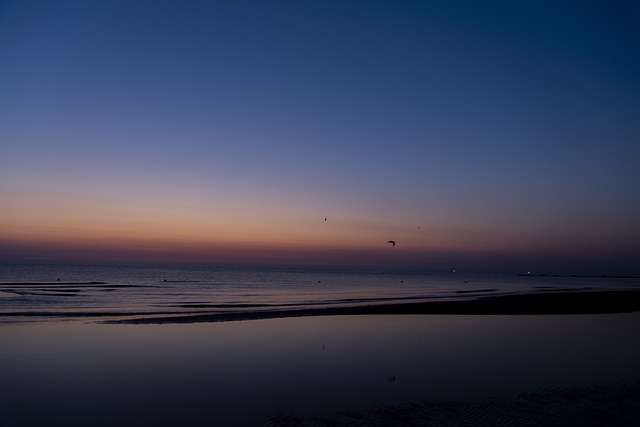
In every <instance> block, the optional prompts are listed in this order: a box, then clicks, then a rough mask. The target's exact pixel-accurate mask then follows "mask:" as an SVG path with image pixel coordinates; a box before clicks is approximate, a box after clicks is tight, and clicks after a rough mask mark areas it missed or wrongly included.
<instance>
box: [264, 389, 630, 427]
mask: <svg viewBox="0 0 640 427" xmlns="http://www.w3.org/2000/svg"><path fill="white" fill-rule="evenodd" d="M268 421H269V425H271V426H273V427H302V426H334V427H340V426H345V427H346V426H349V427H364V426H367V427H382V426H424V427H429V426H433V427H436V426H437V427H444V426H476V427H478V426H487V427H489V426H490V427H494V426H519V427H523V426H532V427H533V426H638V425H640V383H638V382H630V383H625V384H619V385H616V386H590V387H580V388H550V389H545V390H541V391H538V392H535V393H522V394H515V395H505V396H496V397H491V398H486V399H479V400H470V401H446V402H445V401H443V402H438V401H424V402H416V403H410V404H405V405H399V406H378V407H375V408H372V409H368V410H362V411H342V412H336V413H329V414H325V415H315V416H295V415H288V414H277V415H273V416H271V417H269V419H268Z"/></svg>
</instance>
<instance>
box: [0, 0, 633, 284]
mask: <svg viewBox="0 0 640 427" xmlns="http://www.w3.org/2000/svg"><path fill="white" fill-rule="evenodd" d="M638 76H640V4H638V2H636V1H633V0H613V1H607V2H604V1H586V0H585V1H563V0H560V1H555V0H554V1H551V0H549V1H545V0H537V1H528V0H523V1H518V2H514V1H509V0H504V1H500V0H487V1H482V2H478V1H464V0H459V1H428V0H424V1H411V0H402V1H390V0H389V1H376V0H370V1H356V0H354V1H332V0H322V1H313V0H302V1H300V0H290V1H288V0H274V1H245V0H233V1H231V0H229V1H226V0H221V1H199V0H193V1H187V2H184V1H178V0H167V1H143V0H108V1H107V0H104V1H100V0H90V1H87V0H30V1H18V0H4V1H0V262H3V263H96V264H100V263H116V264H117V263H141V264H145V263H147V264H148V263H167V264H207V265H208V264H211V265H217V264H221V265H222V264H224V265H227V264H243V265H245V264H246V265H296V266H327V267H367V268H407V269H427V270H429V269H432V270H448V269H459V270H469V271H485V270H487V271H520V272H522V271H534V272H540V273H550V272H566V273H598V274H600V273H602V274H640V220H639V218H640V191H639V190H640V185H639V184H640V167H639V164H640V78H638ZM325 218H326V220H325ZM388 240H394V241H396V245H395V246H392V245H391V244H387V243H386V242H387V241H388Z"/></svg>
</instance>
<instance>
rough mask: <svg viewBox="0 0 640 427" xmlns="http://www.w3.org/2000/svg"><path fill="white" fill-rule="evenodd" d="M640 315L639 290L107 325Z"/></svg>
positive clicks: (185, 316) (217, 315)
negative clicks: (391, 317) (387, 317)
mask: <svg viewBox="0 0 640 427" xmlns="http://www.w3.org/2000/svg"><path fill="white" fill-rule="evenodd" d="M633 311H640V290H625V291H599V292H597V291H592V292H563V293H557V292H545V293H533V294H518V295H502V296H488V297H482V298H478V299H473V300H463V301H429V302H410V303H390V304H378V305H366V306H352V307H327V308H309V309H284V310H269V311H251V312H233V313H229V312H227V313H205V314H203V313H199V314H194V315H190V314H180V315H171V316H164V317H152V318H150V317H147V318H136V319H125V320H115V321H109V322H107V323H141V324H143V323H145V324H148V323H195V322H225V321H235V320H258V319H275V318H285V317H305V316H336V315H392V314H396V315H397V314H444V315H451V314H454V315H455V314H457V315H542V314H605V313H629V312H633Z"/></svg>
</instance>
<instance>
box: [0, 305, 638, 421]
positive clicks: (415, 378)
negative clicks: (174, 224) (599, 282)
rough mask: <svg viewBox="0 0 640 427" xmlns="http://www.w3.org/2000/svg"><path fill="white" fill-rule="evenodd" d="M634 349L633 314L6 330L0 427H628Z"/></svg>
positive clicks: (0, 336) (634, 410)
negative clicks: (612, 426)
mask: <svg viewBox="0 0 640 427" xmlns="http://www.w3.org/2000/svg"><path fill="white" fill-rule="evenodd" d="M639 333H640V313H637V312H635V313H619V314H597V315H594V314H590V315H519V316H514V315H433V314H421V315H406V314H403V315H369V314H366V315H334V316H306V317H287V318H272V319H262V320H244V321H228V322H199V323H156V324H103V323H95V322H83V321H66V322H46V323H43V322H31V323H22V324H3V325H0V340H1V341H2V342H3V346H2V349H0V361H1V362H2V363H1V364H0V380H1V381H2V384H3V387H2V389H1V390H0V402H1V403H0V408H1V409H2V410H1V411H0V424H1V425H3V426H37V425H44V424H46V425H60V426H62V425H64V426H76V425H77V426H80V425H87V424H91V425H97V426H101V425H104V426H108V425H121V426H134V425H141V424H143V425H146V424H152V425H167V426H169V425H202V424H207V423H209V424H213V425H224V426H251V425H255V426H307V425H309V426H312V425H338V426H341V425H344V426H350V425H354V426H360V425H460V424H459V423H461V422H462V421H464V423H463V425H514V426H515V425H548V424H554V423H556V425H557V424H559V425H569V424H570V425H637V420H638V419H639V418H638V415H640V393H638V384H640V366H639V364H638V363H637V360H640V344H639V343H638V340H637V337H638V336H639ZM594 417H595V418H594ZM525 421H526V422H525ZM545 421H549V423H547V422H545Z"/></svg>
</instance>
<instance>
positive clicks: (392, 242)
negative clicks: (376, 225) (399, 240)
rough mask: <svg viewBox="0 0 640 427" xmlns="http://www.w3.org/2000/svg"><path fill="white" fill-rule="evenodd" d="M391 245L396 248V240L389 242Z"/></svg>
mask: <svg viewBox="0 0 640 427" xmlns="http://www.w3.org/2000/svg"><path fill="white" fill-rule="evenodd" d="M389 243H391V246H395V245H396V241H395V240H389V241H388V242H387V244H389Z"/></svg>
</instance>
